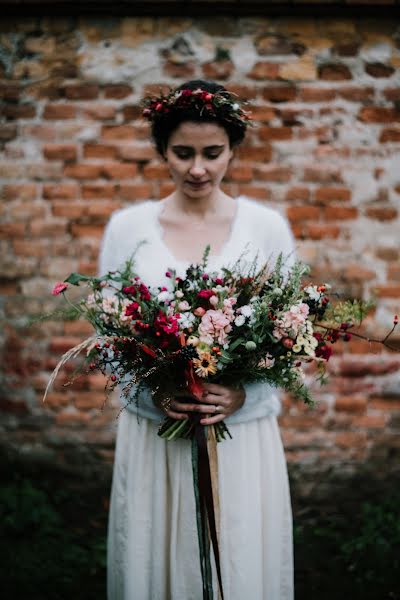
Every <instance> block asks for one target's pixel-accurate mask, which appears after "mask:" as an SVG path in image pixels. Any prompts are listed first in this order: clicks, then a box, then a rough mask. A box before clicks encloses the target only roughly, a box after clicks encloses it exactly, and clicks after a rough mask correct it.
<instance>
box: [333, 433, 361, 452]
mask: <svg viewBox="0 0 400 600" xmlns="http://www.w3.org/2000/svg"><path fill="white" fill-rule="evenodd" d="M335 442H336V445H337V446H339V447H341V448H362V447H363V446H365V445H366V443H367V434H366V432H365V431H343V432H341V433H337V434H336V437H335Z"/></svg>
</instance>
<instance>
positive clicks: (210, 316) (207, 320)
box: [199, 310, 232, 344]
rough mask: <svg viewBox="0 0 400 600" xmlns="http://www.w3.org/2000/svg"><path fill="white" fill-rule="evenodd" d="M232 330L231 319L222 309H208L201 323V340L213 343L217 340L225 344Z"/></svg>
mask: <svg viewBox="0 0 400 600" xmlns="http://www.w3.org/2000/svg"><path fill="white" fill-rule="evenodd" d="M231 330H232V325H231V324H230V319H229V318H228V317H227V316H226V315H225V314H224V313H223V312H222V310H208V311H207V312H206V314H205V315H203V317H202V319H201V323H200V325H199V333H200V341H202V342H205V343H206V344H212V343H213V341H214V340H217V341H218V343H219V344H224V343H225V342H226V338H227V334H228V333H229V332H230V331H231Z"/></svg>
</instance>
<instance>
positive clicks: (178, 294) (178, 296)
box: [175, 290, 183, 298]
mask: <svg viewBox="0 0 400 600" xmlns="http://www.w3.org/2000/svg"><path fill="white" fill-rule="evenodd" d="M175 296H176V297H177V298H183V292H182V290H177V291H176V292H175Z"/></svg>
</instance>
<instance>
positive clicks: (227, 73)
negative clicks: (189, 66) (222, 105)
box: [201, 60, 235, 81]
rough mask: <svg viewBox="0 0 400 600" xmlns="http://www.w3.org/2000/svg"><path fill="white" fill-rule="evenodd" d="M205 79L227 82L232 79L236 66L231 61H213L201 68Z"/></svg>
mask: <svg viewBox="0 0 400 600" xmlns="http://www.w3.org/2000/svg"><path fill="white" fill-rule="evenodd" d="M201 69H202V71H203V75H204V77H205V79H214V80H217V81H218V80H222V81H225V80H226V79H229V77H231V75H232V73H233V72H234V70H235V65H234V64H233V62H232V61H230V60H220V61H211V62H208V63H204V64H203V65H202V66H201Z"/></svg>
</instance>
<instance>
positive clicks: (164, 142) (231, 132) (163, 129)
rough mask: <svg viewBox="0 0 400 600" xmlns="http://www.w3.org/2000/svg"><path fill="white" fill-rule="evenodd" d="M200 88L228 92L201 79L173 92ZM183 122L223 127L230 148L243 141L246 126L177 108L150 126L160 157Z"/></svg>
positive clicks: (194, 109) (241, 123) (163, 155)
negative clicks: (214, 124)
mask: <svg viewBox="0 0 400 600" xmlns="http://www.w3.org/2000/svg"><path fill="white" fill-rule="evenodd" d="M198 88H201V89H202V90H204V91H206V92H210V93H211V94H215V93H216V92H219V91H228V90H226V88H225V87H224V86H223V85H220V84H218V83H215V82H214V81H204V80H203V79H192V80H191V81H187V82H186V83H183V84H182V85H180V86H179V87H177V88H176V89H175V90H174V91H175V92H179V91H181V90H184V89H186V90H196V89H198ZM185 121H192V122H195V123H216V124H217V125H220V126H221V127H223V128H224V129H225V131H226V133H227V136H228V138H229V145H230V147H231V148H233V147H234V146H238V145H239V144H240V143H241V142H242V141H243V139H244V136H245V133H246V124H245V123H243V122H232V121H229V120H226V119H224V117H223V114H216V115H215V116H214V115H211V114H203V115H201V114H200V113H199V111H198V110H196V108H195V107H192V106H190V107H187V108H186V107H185V108H183V107H179V108H177V110H170V112H169V113H168V114H166V115H164V116H163V118H162V119H159V120H157V121H155V122H153V123H152V124H151V137H152V139H153V141H154V144H155V146H156V149H157V151H158V152H159V154H160V155H161V156H162V157H165V151H166V148H167V146H168V141H169V138H170V136H171V134H172V133H173V132H174V131H175V129H177V128H178V127H179V125H180V124H181V123H183V122H185Z"/></svg>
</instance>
